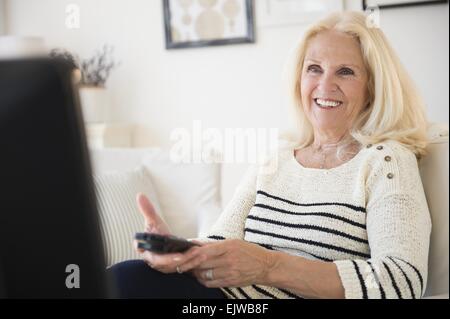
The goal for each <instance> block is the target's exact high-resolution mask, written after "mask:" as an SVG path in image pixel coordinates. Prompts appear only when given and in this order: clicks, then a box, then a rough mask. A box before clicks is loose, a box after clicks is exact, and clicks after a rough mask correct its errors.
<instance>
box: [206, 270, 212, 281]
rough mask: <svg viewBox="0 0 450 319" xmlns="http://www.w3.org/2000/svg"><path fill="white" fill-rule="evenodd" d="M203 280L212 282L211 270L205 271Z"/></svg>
mask: <svg viewBox="0 0 450 319" xmlns="http://www.w3.org/2000/svg"><path fill="white" fill-rule="evenodd" d="M205 278H206V279H207V280H214V273H213V270H212V269H208V270H207V271H205Z"/></svg>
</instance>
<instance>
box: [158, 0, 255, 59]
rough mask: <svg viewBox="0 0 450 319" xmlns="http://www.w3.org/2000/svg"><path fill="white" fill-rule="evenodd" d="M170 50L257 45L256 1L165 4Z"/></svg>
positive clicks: (171, 0)
mask: <svg viewBox="0 0 450 319" xmlns="http://www.w3.org/2000/svg"><path fill="white" fill-rule="evenodd" d="M162 1H163V10H164V31H165V45H166V49H167V50H172V49H183V48H201V47H209V46H220V45H231V44H243V43H254V42H255V27H254V4H253V0H162Z"/></svg>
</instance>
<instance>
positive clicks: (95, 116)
mask: <svg viewBox="0 0 450 319" xmlns="http://www.w3.org/2000/svg"><path fill="white" fill-rule="evenodd" d="M79 92H80V103H81V111H82V113H83V118H84V122H85V123H104V122H106V121H107V118H106V117H107V111H108V106H109V100H108V94H107V92H106V89H105V88H104V87H96V86H83V87H80V90H79Z"/></svg>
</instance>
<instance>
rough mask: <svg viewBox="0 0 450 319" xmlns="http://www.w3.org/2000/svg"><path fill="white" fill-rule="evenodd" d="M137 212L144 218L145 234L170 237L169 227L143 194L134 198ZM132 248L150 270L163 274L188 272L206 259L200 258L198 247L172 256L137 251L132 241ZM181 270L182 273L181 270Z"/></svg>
mask: <svg viewBox="0 0 450 319" xmlns="http://www.w3.org/2000/svg"><path fill="white" fill-rule="evenodd" d="M136 201H137V205H138V207H139V211H140V212H141V214H142V215H143V216H144V221H145V227H144V229H145V232H147V233H152V234H160V235H170V230H169V226H168V225H167V224H166V223H165V222H164V221H163V220H162V219H161V217H160V216H159V215H158V214H157V213H156V211H155V208H154V207H153V205H152V203H151V202H150V201H149V200H148V198H147V197H146V196H145V195H144V194H138V195H137V197H136ZM134 248H135V249H136V250H137V251H138V252H139V253H140V254H141V256H142V259H143V260H144V261H145V262H146V263H147V264H148V265H149V266H150V267H152V268H154V269H156V270H158V271H160V272H163V273H174V272H179V273H181V272H184V271H189V270H191V269H192V268H193V267H196V266H198V265H199V264H200V263H201V262H202V261H204V260H205V259H206V256H200V255H199V253H198V248H199V247H193V248H191V249H189V250H188V251H187V252H185V253H174V254H156V253H152V252H150V251H146V250H143V249H139V248H138V246H137V241H136V240H135V241H134ZM181 269H183V271H182V270H181Z"/></svg>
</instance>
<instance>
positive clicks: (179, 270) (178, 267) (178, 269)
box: [176, 266, 183, 274]
mask: <svg viewBox="0 0 450 319" xmlns="http://www.w3.org/2000/svg"><path fill="white" fill-rule="evenodd" d="M176 269H177V273H179V274H182V273H183V272H182V271H181V269H180V266H177V267H176Z"/></svg>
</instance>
